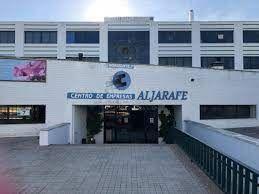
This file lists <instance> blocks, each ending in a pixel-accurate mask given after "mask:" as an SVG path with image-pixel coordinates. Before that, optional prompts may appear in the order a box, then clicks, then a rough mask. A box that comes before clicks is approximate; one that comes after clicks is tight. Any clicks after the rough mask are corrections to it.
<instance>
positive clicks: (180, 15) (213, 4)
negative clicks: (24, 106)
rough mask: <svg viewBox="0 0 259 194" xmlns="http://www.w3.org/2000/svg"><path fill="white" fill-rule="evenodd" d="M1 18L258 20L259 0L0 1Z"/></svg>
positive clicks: (60, 19)
mask: <svg viewBox="0 0 259 194" xmlns="http://www.w3.org/2000/svg"><path fill="white" fill-rule="evenodd" d="M0 5H1V6H0V20H1V21H5V20H18V21H19V20H26V21H32V20H40V21H89V20H90V21H102V20H103V17H105V16H110V17H112V16H154V18H155V20H171V21H184V20H187V19H188V10H190V9H193V10H194V12H195V20H258V21H259V0H0Z"/></svg>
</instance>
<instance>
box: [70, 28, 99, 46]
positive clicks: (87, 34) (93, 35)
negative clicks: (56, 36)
mask: <svg viewBox="0 0 259 194" xmlns="http://www.w3.org/2000/svg"><path fill="white" fill-rule="evenodd" d="M67 43H68V44H73V43H79V44H80V43H81V44H86V43H87V44H98V43H99V32H98V31H67Z"/></svg>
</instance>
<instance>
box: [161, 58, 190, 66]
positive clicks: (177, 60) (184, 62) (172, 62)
mask: <svg viewBox="0 0 259 194" xmlns="http://www.w3.org/2000/svg"><path fill="white" fill-rule="evenodd" d="M162 60H164V62H165V60H167V64H165V63H163V62H162ZM180 60H181V63H182V64H183V65H177V62H179V61H180ZM187 61H189V62H190V66H187V65H185V64H188V63H187ZM170 62H171V64H169V63H170ZM158 64H159V65H160V66H174V67H192V57H191V56H182V57H180V56H173V57H159V58H158Z"/></svg>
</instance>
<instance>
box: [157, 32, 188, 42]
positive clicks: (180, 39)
mask: <svg viewBox="0 0 259 194" xmlns="http://www.w3.org/2000/svg"><path fill="white" fill-rule="evenodd" d="M170 34H171V36H173V37H175V38H172V39H170V38H169V37H170ZM183 34H185V36H183ZM167 36H168V37H167ZM180 36H182V37H180ZM183 37H185V38H183ZM186 37H187V38H186ZM191 43H192V31H191V30H171V31H162V30H161V31H158V44H191Z"/></svg>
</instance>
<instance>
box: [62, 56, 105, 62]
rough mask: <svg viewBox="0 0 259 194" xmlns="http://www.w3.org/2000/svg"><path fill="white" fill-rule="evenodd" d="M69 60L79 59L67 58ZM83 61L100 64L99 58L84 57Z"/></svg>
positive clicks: (75, 58)
mask: <svg viewBox="0 0 259 194" xmlns="http://www.w3.org/2000/svg"><path fill="white" fill-rule="evenodd" d="M67 59H69V60H74V61H78V57H67ZM82 61H88V62H100V59H99V57H83V60H82Z"/></svg>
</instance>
